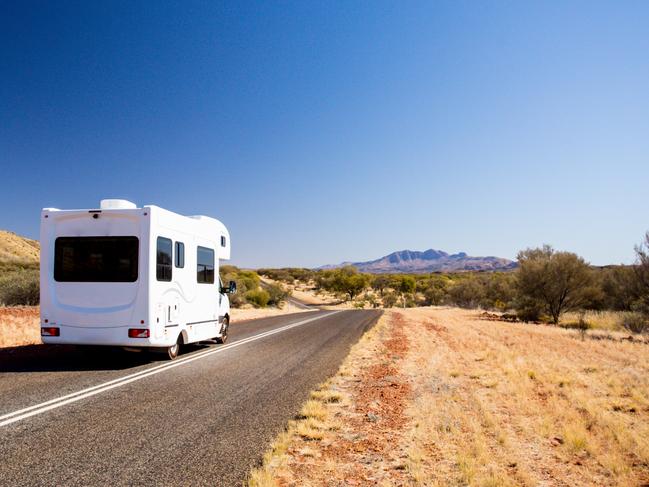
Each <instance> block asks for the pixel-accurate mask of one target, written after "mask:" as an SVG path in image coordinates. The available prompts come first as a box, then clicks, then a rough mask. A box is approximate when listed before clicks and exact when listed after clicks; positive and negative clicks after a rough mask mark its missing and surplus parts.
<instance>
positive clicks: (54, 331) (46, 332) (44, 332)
mask: <svg viewBox="0 0 649 487" xmlns="http://www.w3.org/2000/svg"><path fill="white" fill-rule="evenodd" d="M60 334H61V330H59V329H58V328H57V327H56V326H44V327H42V328H41V336H44V337H57V336H59V335H60Z"/></svg>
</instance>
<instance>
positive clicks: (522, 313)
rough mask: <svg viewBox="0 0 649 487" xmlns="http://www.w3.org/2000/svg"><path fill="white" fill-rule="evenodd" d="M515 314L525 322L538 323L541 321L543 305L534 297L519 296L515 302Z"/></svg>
mask: <svg viewBox="0 0 649 487" xmlns="http://www.w3.org/2000/svg"><path fill="white" fill-rule="evenodd" d="M514 307H515V308H516V316H517V317H518V319H519V320H521V321H524V322H525V323H538V322H539V321H541V317H542V314H543V307H542V306H541V304H540V303H539V302H538V301H536V300H534V299H525V297H521V298H519V299H518V300H517V301H516V302H515V303H514Z"/></svg>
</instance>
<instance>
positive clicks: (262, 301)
mask: <svg viewBox="0 0 649 487" xmlns="http://www.w3.org/2000/svg"><path fill="white" fill-rule="evenodd" d="M246 301H248V303H250V304H252V305H253V306H254V307H255V308H265V307H266V306H267V305H268V301H270V294H268V292H266V291H264V290H263V289H254V290H252V291H248V292H247V293H246Z"/></svg>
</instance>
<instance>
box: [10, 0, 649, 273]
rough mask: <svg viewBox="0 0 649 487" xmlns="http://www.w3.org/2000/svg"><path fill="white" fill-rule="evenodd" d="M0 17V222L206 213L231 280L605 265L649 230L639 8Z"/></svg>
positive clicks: (62, 11) (165, 11)
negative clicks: (224, 237) (238, 273)
mask: <svg viewBox="0 0 649 487" xmlns="http://www.w3.org/2000/svg"><path fill="white" fill-rule="evenodd" d="M1 11H2V15H0V26H1V27H2V29H1V32H0V36H2V46H1V47H0V52H1V53H2V59H3V66H4V70H3V77H2V79H0V114H1V115H0V117H2V118H1V121H2V128H1V129H0V166H1V167H2V170H3V178H2V183H1V185H0V190H1V191H0V205H2V208H3V211H2V212H1V213H0V228H2V229H6V230H10V231H13V232H16V233H18V234H20V235H24V236H27V237H30V238H38V225H39V218H38V215H39V212H40V209H41V208H43V207H58V208H86V207H88V208H92V207H96V206H97V205H98V204H99V200H100V199H103V198H125V199H129V200H131V201H133V202H135V203H137V204H138V205H139V206H141V205H143V204H155V205H158V206H162V207H164V208H167V209H169V210H172V211H176V212H178V213H182V214H207V215H210V216H214V217H216V218H219V219H220V220H222V221H223V222H224V223H225V224H226V225H227V226H228V228H229V230H230V232H231V235H232V243H233V247H232V249H233V259H232V263H233V264H237V265H240V266H243V267H254V268H257V267H282V266H304V267H318V266H322V265H326V264H339V263H341V262H343V261H367V260H373V259H376V258H379V257H381V256H384V255H387V254H389V253H391V252H394V251H397V250H405V249H410V250H426V249H428V248H434V249H439V250H443V251H446V252H448V253H457V252H466V253H467V254H469V255H472V256H497V257H504V258H509V259H512V260H514V259H515V257H516V253H517V252H518V251H519V250H522V249H525V248H528V247H536V246H540V245H542V244H544V243H548V244H551V245H552V246H553V247H555V248H556V249H559V250H568V251H572V252H576V253H577V254H579V255H581V256H582V257H584V258H585V259H586V260H588V261H589V262H590V263H592V264H594V265H606V264H620V263H626V264H629V263H632V262H633V260H634V250H633V249H634V245H636V244H638V243H640V242H641V240H642V238H643V235H644V233H645V232H646V231H647V230H649V219H648V218H647V214H648V213H649V200H648V199H647V197H646V191H647V189H646V186H647V181H649V137H648V136H647V135H648V134H649V117H647V113H649V97H648V96H647V86H649V61H648V60H647V56H646V53H647V52H649V31H648V30H647V28H646V26H647V22H648V21H649V4H647V3H646V2H633V1H628V2H616V3H614V4H613V3H605V2H585V1H583V2H580V1H573V2H544V3H535V4H531V3H525V4H522V3H521V4H512V3H507V2H487V3H477V2H476V3H471V2H435V3H434V4H431V3H428V2H414V3H408V4H397V3H388V2H379V3H373V4H367V5H363V4H349V3H345V2H335V3H326V4H305V3H300V2H295V3H283V4H281V5H275V4H265V3H245V4H240V3H238V4H229V5H223V4H222V5H214V4H202V3H193V2H191V3H186V4H182V5H174V4H172V3H166V2H155V3H153V2H152V3H131V2H111V3H108V4H103V5H102V4H89V3H84V2H65V3H61V4H53V3H52V4H46V3H45V4H43V3H30V2H20V3H16V4H9V3H6V4H4V5H3V6H2V7H1Z"/></svg>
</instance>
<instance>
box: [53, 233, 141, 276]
mask: <svg viewBox="0 0 649 487" xmlns="http://www.w3.org/2000/svg"><path fill="white" fill-rule="evenodd" d="M138 247H139V240H138V238H137V237H59V238H57V239H56V241H55V242H54V279H55V280H56V281H58V282H135V281H137V275H138Z"/></svg>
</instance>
